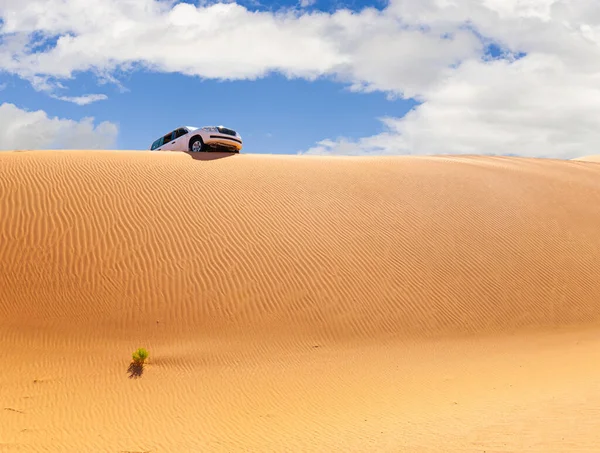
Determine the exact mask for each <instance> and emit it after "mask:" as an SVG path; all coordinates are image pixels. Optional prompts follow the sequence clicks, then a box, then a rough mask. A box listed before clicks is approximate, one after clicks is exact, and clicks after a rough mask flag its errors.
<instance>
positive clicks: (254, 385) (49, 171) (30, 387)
mask: <svg viewBox="0 0 600 453" xmlns="http://www.w3.org/2000/svg"><path fill="white" fill-rule="evenodd" d="M598 206H600V166H597V165H595V164H591V163H588V162H582V161H579V160H572V161H559V160H549V159H525V158H508V157H480V156H460V157H451V156H450V157H448V156H444V157H377V158H368V157H317V156H314V157H312V156H311V157H308V156H271V155H245V154H240V155H224V154H209V155H198V156H194V157H192V156H191V155H189V154H187V153H151V152H138V151H131V152H125V151H114V152H110V151H104V152H100V151H39V152H37V151H28V152H5V153H0V291H1V292H0V341H1V343H0V363H3V365H4V366H3V372H2V373H1V374H0V402H1V403H2V407H0V409H2V410H0V452H4V451H8V452H12V451H57V452H58V451H60V452H63V451H86V452H87V451H114V452H118V451H152V452H163V451H164V452H166V451H173V452H188V451H189V452H192V451H193V452H197V451H386V452H387V451H389V452H404V451H406V452H408V451H411V452H430V451H432V452H433V451H457V452H458V451H460V452H463V451H464V452H466V451H469V452H471V451H473V452H475V451H487V452H491V451H540V452H541V451H544V452H546V451H597V446H598V445H600V434H598V433H597V426H598V422H600V413H599V410H598V409H597V407H598V404H597V403H598V402H600V384H599V382H600V380H599V379H597V376H598V371H599V369H598V368H599V367H598V366H597V365H596V364H595V362H597V358H596V354H595V350H597V347H598V344H599V343H600V335H599V334H597V333H596V330H595V328H596V327H597V326H598V324H599V322H600V285H599V284H598V275H599V272H600V234H599V232H598V231H599V230H598V225H600V208H598ZM138 346H145V347H147V348H148V349H149V350H150V353H151V359H150V362H149V364H148V366H147V368H146V370H145V371H144V373H143V375H142V376H141V377H139V378H138V379H129V378H128V375H127V365H128V364H129V360H130V358H131V352H132V351H133V350H134V349H135V348H136V347H138Z"/></svg>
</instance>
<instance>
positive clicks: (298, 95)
mask: <svg viewBox="0 0 600 453" xmlns="http://www.w3.org/2000/svg"><path fill="white" fill-rule="evenodd" d="M565 1H566V0H532V1H529V2H526V3H523V2H517V1H510V2H486V3H482V2H480V1H478V0H456V1H455V2H453V3H448V2H437V1H427V2H425V1H421V0H390V1H389V2H383V1H378V2H369V3H367V2H360V1H343V2H342V1H334V2H326V1H316V2H312V3H311V0H296V1H293V2H292V1H278V2H264V1H260V0H244V1H241V0H240V1H238V2H237V3H231V2H228V3H216V2H212V1H211V2H208V3H201V2H195V3H191V2H174V1H169V0H96V1H95V2H92V3H90V2H89V1H87V0H28V1H27V2H23V1H21V0H3V1H2V2H0V121H1V122H2V123H3V124H4V125H5V127H4V129H3V130H0V149H22V148H36V147H37V148H53V147H54V148H55V147H64V148H69V147H86V146H87V145H88V144H89V147H90V148H98V147H111V148H117V149H146V148H147V147H148V146H149V145H150V143H152V142H153V141H154V140H155V139H156V138H157V137H159V136H161V135H163V134H164V133H165V132H167V131H169V130H172V129H174V128H175V127H177V126H180V125H193V126H203V125H220V124H222V125H225V126H228V127H231V128H233V129H236V130H237V131H238V132H239V133H240V134H241V135H242V136H243V138H244V149H243V152H247V153H275V154H281V153H285V154H296V153H298V152H308V153H310V154H351V155H355V154H367V155H377V154H388V155H389V154H496V155H515V154H516V155H524V156H533V157H558V158H571V157H577V156H580V155H585V154H593V153H595V152H596V149H595V148H596V144H597V143H598V142H600V132H598V131H600V127H599V126H600V91H599V90H598V88H597V83H596V79H595V74H596V73H600V63H596V62H600V38H595V36H596V35H594V34H593V33H591V32H590V30H598V34H597V36H600V23H596V21H598V22H600V19H598V20H596V17H598V18H600V4H599V5H597V6H594V5H574V4H572V3H565ZM39 11H45V13H44V14H39ZM596 13H598V14H596ZM86 118H87V119H86ZM33 125H36V126H35V127H36V129H37V130H40V131H43V132H40V133H39V134H37V136H35V137H32V136H28V135H27V134H26V132H25V131H27V130H28V129H31V128H32V127H33ZM69 131H73V132H71V133H69ZM69 135H72V136H73V137H74V138H73V139H72V140H69V139H68V137H69Z"/></svg>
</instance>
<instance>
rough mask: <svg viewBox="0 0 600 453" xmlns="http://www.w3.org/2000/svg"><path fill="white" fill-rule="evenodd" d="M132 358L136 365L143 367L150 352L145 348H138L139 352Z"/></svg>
mask: <svg viewBox="0 0 600 453" xmlns="http://www.w3.org/2000/svg"><path fill="white" fill-rule="evenodd" d="M132 357H133V361H134V363H135V364H137V365H143V364H144V362H145V361H146V359H147V358H148V351H146V349H144V348H138V350H137V351H135V352H134V353H133V354H132Z"/></svg>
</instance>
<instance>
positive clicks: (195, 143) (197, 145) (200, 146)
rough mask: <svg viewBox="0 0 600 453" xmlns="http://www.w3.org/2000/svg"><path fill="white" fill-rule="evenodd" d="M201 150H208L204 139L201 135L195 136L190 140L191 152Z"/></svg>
mask: <svg viewBox="0 0 600 453" xmlns="http://www.w3.org/2000/svg"><path fill="white" fill-rule="evenodd" d="M201 151H206V147H205V146H204V142H203V141H202V138H201V137H194V139H193V140H192V141H191V142H190V152H191V153H199V152H201Z"/></svg>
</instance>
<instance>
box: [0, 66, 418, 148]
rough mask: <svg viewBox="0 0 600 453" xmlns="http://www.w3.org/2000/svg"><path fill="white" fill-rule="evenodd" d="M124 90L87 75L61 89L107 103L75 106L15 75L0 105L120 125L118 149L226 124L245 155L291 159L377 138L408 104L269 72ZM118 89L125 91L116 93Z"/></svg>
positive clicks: (150, 81) (149, 76)
mask: <svg viewBox="0 0 600 453" xmlns="http://www.w3.org/2000/svg"><path fill="white" fill-rule="evenodd" d="M121 82H122V84H123V86H124V87H125V89H126V91H123V90H119V88H118V87H116V86H113V85H104V86H100V87H98V86H96V84H97V82H96V79H95V77H94V76H93V75H91V74H89V73H88V74H81V75H78V76H77V78H76V80H74V81H71V82H69V83H65V82H63V84H64V85H65V86H66V87H68V88H69V90H70V94H71V95H78V94H82V93H86V92H88V91H93V92H94V93H102V94H106V95H107V97H108V99H106V100H102V101H98V102H94V103H92V104H88V105H83V106H79V105H76V104H73V103H69V102H64V101H60V100H56V99H53V98H50V97H49V96H48V95H47V94H45V93H40V92H36V91H35V90H34V89H33V88H32V87H31V85H30V84H29V83H28V82H26V81H23V80H20V79H19V78H18V77H16V76H4V77H0V84H1V83H6V84H7V89H5V90H4V91H3V92H0V95H1V96H2V99H3V101H6V102H11V103H14V104H17V105H19V106H21V107H26V108H28V109H30V110H34V109H42V110H44V111H46V112H47V114H48V115H49V116H58V117H61V118H63V117H64V118H72V119H75V120H79V119H81V118H83V117H85V116H92V117H94V118H95V119H96V120H97V121H105V120H106V121H112V122H115V123H117V125H118V126H119V135H118V137H117V143H116V147H117V148H119V149H145V148H147V147H148V146H150V144H151V143H152V142H153V141H154V140H155V139H156V138H158V137H160V136H161V135H163V134H164V133H166V132H168V131H169V130H171V129H174V128H176V127H177V126H179V125H190V126H203V125H220V124H222V125H226V126H229V127H232V128H233V129H235V130H237V131H238V132H239V133H240V134H241V135H242V137H243V139H244V152H248V153H269V154H281V153H283V154H290V153H291V154H295V153H296V152H297V151H300V150H304V149H307V148H309V147H310V146H312V145H313V144H314V143H315V142H317V141H319V140H322V139H324V138H327V137H331V136H346V137H351V138H360V137H363V136H366V135H372V134H376V133H379V132H380V131H381V130H382V129H383V126H382V124H381V123H380V122H379V121H377V117H379V116H402V115H404V114H405V113H406V111H408V110H409V109H411V108H412V107H413V106H414V105H415V101H411V100H407V101H404V100H396V101H390V100H386V96H385V94H383V93H369V94H366V93H352V92H350V91H349V90H347V89H346V87H345V85H343V84H340V83H335V82H333V81H328V80H318V81H314V82H309V81H306V80H298V79H295V80H288V79H286V78H285V77H284V76H282V75H279V74H275V75H271V76H268V77H266V78H264V79H258V80H255V81H223V82H219V81H215V80H201V79H199V78H197V77H189V76H184V75H181V74H177V73H175V74H162V73H152V72H147V71H140V72H134V73H132V74H129V75H127V76H126V77H124V78H123V79H121ZM121 91H123V92H121Z"/></svg>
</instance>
